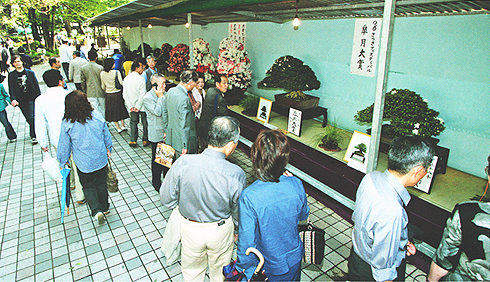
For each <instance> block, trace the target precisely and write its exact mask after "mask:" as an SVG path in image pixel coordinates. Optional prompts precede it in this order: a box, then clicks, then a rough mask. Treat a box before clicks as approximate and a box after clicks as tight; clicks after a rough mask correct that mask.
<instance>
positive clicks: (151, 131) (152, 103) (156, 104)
mask: <svg viewBox="0 0 490 282" xmlns="http://www.w3.org/2000/svg"><path fill="white" fill-rule="evenodd" d="M150 81H151V86H152V87H151V90H150V91H148V92H147V93H146V94H145V97H144V98H143V105H144V107H145V110H146V115H147V118H148V141H149V142H150V144H151V183H152V184H153V188H155V190H156V191H157V192H158V191H160V186H161V185H162V172H163V176H164V177H165V174H166V173H167V171H168V168H167V167H166V166H163V165H161V164H158V163H156V162H155V155H156V149H157V144H158V143H159V142H163V141H164V139H165V130H164V128H163V117H162V113H163V101H164V100H165V77H164V76H163V75H162V74H158V73H156V74H153V75H152V76H151V78H150Z"/></svg>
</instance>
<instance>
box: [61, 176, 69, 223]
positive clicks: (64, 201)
mask: <svg viewBox="0 0 490 282" xmlns="http://www.w3.org/2000/svg"><path fill="white" fill-rule="evenodd" d="M70 170H71V169H70V168H69V167H68V166H65V168H63V169H62V170H61V175H62V176H63V186H62V188H61V223H63V220H64V218H65V207H66V210H67V214H70V189H69V188H68V182H69V181H68V179H69V178H68V176H69V175H70Z"/></svg>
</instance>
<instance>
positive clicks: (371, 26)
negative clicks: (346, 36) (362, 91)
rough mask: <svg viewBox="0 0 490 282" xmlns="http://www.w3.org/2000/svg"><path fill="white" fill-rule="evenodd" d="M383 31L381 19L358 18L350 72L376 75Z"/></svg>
mask: <svg viewBox="0 0 490 282" xmlns="http://www.w3.org/2000/svg"><path fill="white" fill-rule="evenodd" d="M380 33H381V19H380V18H379V19H356V26H355V28H354V43H353V45H352V57H351V61H350V72H351V73H353V74H358V75H364V76H370V77H374V73H375V71H376V61H377V58H378V46H379V40H380Z"/></svg>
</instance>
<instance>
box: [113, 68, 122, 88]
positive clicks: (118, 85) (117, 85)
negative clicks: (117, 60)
mask: <svg viewBox="0 0 490 282" xmlns="http://www.w3.org/2000/svg"><path fill="white" fill-rule="evenodd" d="M118 72H119V70H116V77H115V78H114V85H115V86H116V89H119V90H121V89H122V88H123V87H122V85H121V83H119V79H118V75H117V73H118Z"/></svg>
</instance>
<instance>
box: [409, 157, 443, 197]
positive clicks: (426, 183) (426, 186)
mask: <svg viewBox="0 0 490 282" xmlns="http://www.w3.org/2000/svg"><path fill="white" fill-rule="evenodd" d="M437 160H438V157H437V156H434V158H433V159H432V163H431V164H430V166H429V168H428V169H427V174H426V175H425V176H424V177H422V179H420V181H419V182H418V183H417V184H416V185H415V186H413V188H415V189H419V190H420V191H422V192H425V193H427V194H429V192H430V188H431V186H432V181H433V180H434V177H435V176H436V175H435V173H434V172H435V171H436V166H437Z"/></svg>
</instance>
